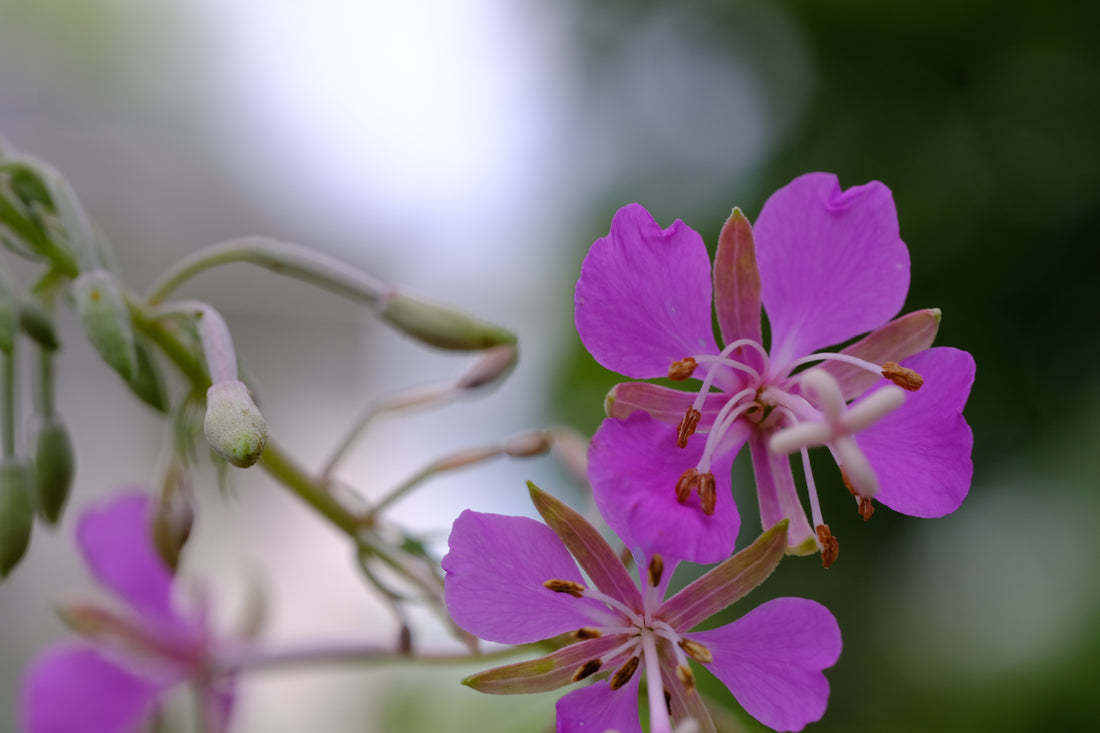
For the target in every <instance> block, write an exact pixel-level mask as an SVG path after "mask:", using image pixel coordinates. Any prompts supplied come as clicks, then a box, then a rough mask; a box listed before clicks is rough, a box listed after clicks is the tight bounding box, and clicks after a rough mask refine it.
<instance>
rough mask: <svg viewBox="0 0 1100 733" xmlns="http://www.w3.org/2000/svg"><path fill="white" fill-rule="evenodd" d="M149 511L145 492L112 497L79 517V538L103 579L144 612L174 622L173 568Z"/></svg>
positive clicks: (92, 568)
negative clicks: (156, 542)
mask: <svg viewBox="0 0 1100 733" xmlns="http://www.w3.org/2000/svg"><path fill="white" fill-rule="evenodd" d="M151 512H152V506H151V504H150V501H149V497H148V496H146V495H144V494H134V493H128V494H123V495H121V496H118V497H116V498H113V499H111V500H110V501H109V502H107V503H105V504H103V505H101V506H99V507H97V508H93V509H89V510H88V511H87V512H85V513H84V515H83V516H82V517H81V518H80V523H79V525H78V526H77V530H76V539H77V544H79V546H80V549H81V552H82V553H83V554H84V560H85V562H87V563H88V567H89V568H90V569H91V571H92V573H93V574H94V575H95V576H96V578H97V579H98V580H99V582H100V583H102V584H103V585H105V586H107V587H108V588H110V589H111V590H113V591H114V592H115V593H117V594H118V595H119V596H120V597H122V598H123V599H125V600H126V602H127V603H129V604H130V605H131V606H133V607H134V608H135V609H137V610H138V611H139V612H141V613H142V614H143V615H145V616H148V617H151V618H153V619H156V620H159V621H163V622H168V623H169V624H170V625H173V626H174V625H176V624H177V623H178V615H177V614H176V612H175V611H174V610H173V608H172V572H171V570H169V569H168V565H167V564H166V563H165V562H164V560H163V559H161V556H160V554H159V553H158V552H157V550H156V547H155V546H154V544H153V537H152V535H151V534H150V522H151Z"/></svg>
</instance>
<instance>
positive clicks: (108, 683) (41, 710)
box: [22, 646, 164, 733]
mask: <svg viewBox="0 0 1100 733" xmlns="http://www.w3.org/2000/svg"><path fill="white" fill-rule="evenodd" d="M163 691H164V686H163V685H160V684H156V683H154V682H152V681H150V680H146V679H144V678H142V677H138V676H136V675H134V674H131V673H130V672H129V671H127V670H126V669H124V668H123V667H120V666H119V665H118V664H116V663H115V662H113V661H111V660H109V659H106V658H104V657H103V656H102V655H100V653H99V652H97V651H96V650H94V649H92V648H91V647H74V646H70V647H52V648H50V649H48V650H46V651H45V652H44V653H42V654H40V655H39V656H38V657H36V658H35V660H34V661H33V662H32V663H31V666H30V668H29V669H28V670H27V673H26V676H25V677H24V679H23V691H22V706H23V711H22V718H23V729H24V730H26V731H27V733H72V732H73V731H80V733H132V732H133V731H135V730H137V729H138V725H139V724H140V722H141V721H142V720H143V719H144V718H145V717H146V716H147V715H149V713H150V712H151V711H152V709H153V705H154V703H155V702H156V698H157V697H158V696H159V695H160V694H161V693H162V692H163Z"/></svg>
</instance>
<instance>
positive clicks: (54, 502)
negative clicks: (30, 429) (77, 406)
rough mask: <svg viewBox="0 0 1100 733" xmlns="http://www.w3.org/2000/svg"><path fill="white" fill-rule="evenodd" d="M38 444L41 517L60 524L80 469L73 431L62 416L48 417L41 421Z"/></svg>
mask: <svg viewBox="0 0 1100 733" xmlns="http://www.w3.org/2000/svg"><path fill="white" fill-rule="evenodd" d="M34 440H35V443H34V474H35V488H36V490H37V491H36V493H37V496H38V513H39V514H40V515H41V516H42V518H43V519H45V520H46V522H47V523H48V524H57V521H58V520H59V519H60V518H61V511H62V510H63V509H64V508H65V502H67V501H68V500H69V493H70V491H71V490H72V486H73V475H74V472H75V468H76V459H75V455H74V452H73V444H72V441H71V440H70V439H69V429H68V428H67V427H66V425H65V421H64V420H62V419H61V416H60V415H58V414H56V413H53V414H50V415H46V416H44V417H42V418H41V422H40V423H39V425H38V429H37V430H36V431H35V436H34Z"/></svg>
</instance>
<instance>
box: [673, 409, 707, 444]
mask: <svg viewBox="0 0 1100 733" xmlns="http://www.w3.org/2000/svg"><path fill="white" fill-rule="evenodd" d="M702 417H703V413H701V412H699V411H698V410H696V409H695V408H694V407H689V408H688V409H687V412H685V413H684V419H683V420H681V421H680V424H679V425H677V426H676V445H677V446H679V447H680V448H687V444H688V438H690V437H691V436H692V435H695V428H696V427H697V426H698V425H699V420H700V419H702Z"/></svg>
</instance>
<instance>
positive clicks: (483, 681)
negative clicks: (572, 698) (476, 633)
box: [462, 636, 621, 695]
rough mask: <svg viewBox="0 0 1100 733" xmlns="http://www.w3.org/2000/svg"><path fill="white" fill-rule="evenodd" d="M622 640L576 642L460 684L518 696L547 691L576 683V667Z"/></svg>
mask: <svg viewBox="0 0 1100 733" xmlns="http://www.w3.org/2000/svg"><path fill="white" fill-rule="evenodd" d="M620 641H621V639H619V638H618V637H614V636H605V637H600V638H598V639H587V640H585V641H578V642H576V643H574V644H570V645H569V646H566V647H562V648H561V649H558V650H557V651H556V652H552V653H550V654H547V655H546V656H544V657H539V658H538V659H529V660H527V661H524V662H516V663H515V664H506V665H504V666H502V667H494V668H493V669H488V670H485V671H484V672H478V673H477V674H473V675H470V676H469V677H467V678H466V679H464V680H462V684H464V685H466V686H467V687H472V688H473V689H475V690H477V691H478V692H484V693H488V694H490V695H519V694H524V693H528V692H547V691H549V690H556V689H558V688H559V687H564V686H565V685H568V684H570V683H572V682H575V681H576V680H574V676H575V675H576V673H577V670H578V669H580V668H581V666H583V665H584V664H585V663H586V662H590V661H592V660H594V659H599V658H600V656H601V655H603V654H604V653H605V652H609V651H611V650H612V649H613V648H614V647H615V646H617V645H618V643H619V642H620Z"/></svg>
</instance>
